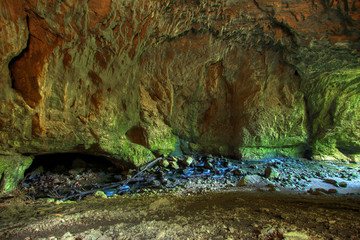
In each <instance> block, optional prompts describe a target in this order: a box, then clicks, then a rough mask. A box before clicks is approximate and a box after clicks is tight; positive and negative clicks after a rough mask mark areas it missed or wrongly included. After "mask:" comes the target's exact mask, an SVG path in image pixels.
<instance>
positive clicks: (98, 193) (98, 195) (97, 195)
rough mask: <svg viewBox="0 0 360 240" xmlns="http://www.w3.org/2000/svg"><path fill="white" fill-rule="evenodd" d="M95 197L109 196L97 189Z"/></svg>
mask: <svg viewBox="0 0 360 240" xmlns="http://www.w3.org/2000/svg"><path fill="white" fill-rule="evenodd" d="M94 197H96V198H107V196H106V194H105V193H104V192H103V191H97V192H96V193H95V194H94Z"/></svg>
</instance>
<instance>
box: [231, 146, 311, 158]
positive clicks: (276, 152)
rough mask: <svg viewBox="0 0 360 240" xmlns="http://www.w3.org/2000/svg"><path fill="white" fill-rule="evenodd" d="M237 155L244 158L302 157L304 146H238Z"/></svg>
mask: <svg viewBox="0 0 360 240" xmlns="http://www.w3.org/2000/svg"><path fill="white" fill-rule="evenodd" d="M238 151H239V155H240V156H241V158H242V159H245V160H261V159H268V158H276V157H291V158H295V157H302V154H303V152H304V148H303V146H302V145H298V146H292V147H282V148H280V147H279V148H275V147H240V148H239V149H238Z"/></svg>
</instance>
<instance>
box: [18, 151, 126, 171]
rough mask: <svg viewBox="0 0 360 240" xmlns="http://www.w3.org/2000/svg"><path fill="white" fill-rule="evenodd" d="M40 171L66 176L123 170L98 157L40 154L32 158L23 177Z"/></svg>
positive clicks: (78, 154) (77, 154)
mask: <svg viewBox="0 0 360 240" xmlns="http://www.w3.org/2000/svg"><path fill="white" fill-rule="evenodd" d="M39 168H42V169H40V171H41V172H44V173H46V172H51V173H57V174H67V173H69V172H70V173H71V172H84V171H85V172H86V171H92V172H106V171H112V172H119V171H121V170H123V169H121V168H120V166H117V165H116V164H115V163H114V162H113V161H111V160H110V159H108V158H106V157H104V156H98V155H91V154H86V153H53V154H41V155H36V156H35V157H34V160H33V163H32V165H31V166H30V168H29V169H27V170H26V172H25V176H26V175H27V174H29V173H32V172H34V171H36V170H37V169H38V170H39Z"/></svg>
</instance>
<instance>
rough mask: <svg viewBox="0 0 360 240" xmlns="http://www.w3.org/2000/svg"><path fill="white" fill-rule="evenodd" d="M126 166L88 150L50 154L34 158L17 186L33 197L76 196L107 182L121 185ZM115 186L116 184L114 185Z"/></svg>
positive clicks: (80, 195) (126, 175)
mask: <svg viewBox="0 0 360 240" xmlns="http://www.w3.org/2000/svg"><path fill="white" fill-rule="evenodd" d="M129 167H130V166H129V165H127V164H126V163H124V162H121V161H116V160H113V159H110V158H107V157H104V156H99V155H92V154H87V153H78V152H76V153H53V154H41V155H36V156H35V157H34V160H33V163H32V165H31V166H30V167H29V168H28V169H27V170H26V171H25V174H24V178H23V180H22V181H21V182H20V186H19V188H20V189H21V190H23V191H24V192H25V193H26V194H27V195H29V196H31V197H32V198H34V199H38V198H53V199H62V200H63V199H78V200H80V199H81V198H83V195H86V192H88V191H91V193H95V192H96V191H97V190H104V188H106V187H107V186H109V185H114V183H118V185H121V183H122V181H125V180H126V179H127V178H128V177H129V176H128V172H129ZM115 185H117V184H115Z"/></svg>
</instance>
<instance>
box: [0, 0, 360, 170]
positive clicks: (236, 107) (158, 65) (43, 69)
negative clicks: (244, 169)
mask: <svg viewBox="0 0 360 240" xmlns="http://www.w3.org/2000/svg"><path fill="white" fill-rule="evenodd" d="M349 6H351V7H349ZM359 8H360V6H359V4H358V3H357V2H356V1H347V4H344V3H343V2H342V1H337V2H332V3H331V4H330V3H328V2H327V1H319V0H316V1H310V2H306V1H305V2H299V1H287V2H286V3H285V2H284V3H278V2H275V1H274V2H271V1H270V2H267V3H265V2H261V1H250V0H249V1H241V2H238V1H220V2H219V1H212V0H207V1H201V3H199V4H198V3H196V4H195V3H194V4H193V3H192V4H188V3H185V2H183V1H179V0H176V1H170V2H169V1H153V0H150V1H147V0H146V1H145V0H135V1H126V0H120V1H101V2H96V1H85V0H80V1H64V2H57V1H40V2H39V1H26V2H23V1H20V0H16V1H10V0H4V1H2V2H1V9H2V10H1V15H0V39H1V41H0V70H1V71H0V79H1V82H0V102H1V104H0V154H3V155H9V156H15V155H18V154H26V155H30V156H31V155H34V154H41V153H52V152H74V151H75V152H76V151H79V152H86V153H98V154H102V155H104V156H108V157H111V158H113V159H122V160H125V161H128V162H130V163H132V164H134V165H136V166H140V165H142V164H144V163H145V162H148V161H150V160H152V159H154V158H155V156H158V155H161V154H164V155H167V154H169V153H171V152H173V151H174V150H175V145H176V143H177V141H178V140H180V141H181V142H182V143H184V142H186V150H187V151H199V152H206V153H213V154H219V155H220V154H222V155H228V156H236V157H242V158H243V159H263V158H269V157H274V156H281V157H299V156H303V155H304V154H305V153H306V154H307V155H310V157H311V156H312V157H313V158H314V159H319V160H345V161H357V159H358V157H357V156H358V155H359V152H360V143H359V137H360V135H359V134H360V129H359V124H357V123H358V122H359V119H360V115H359V112H360V111H359V110H360V109H359V106H360V105H359V104H358V102H359V96H360V92H359V91H360V90H359V89H360V87H359V84H360V83H359V78H358V76H359V71H360V70H359V63H360V60H359V59H360V53H359V49H360V45H359V37H360V33H359V31H358V29H359V25H360V23H359V21H360V20H359V19H360V18H359V16H358V11H359ZM345 19H346V20H345ZM255 23H256V24H255ZM180 145H181V144H180ZM182 145H184V144H182ZM184 149H185V148H184ZM3 172H4V171H3V170H2V171H0V174H2V173H3Z"/></svg>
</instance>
